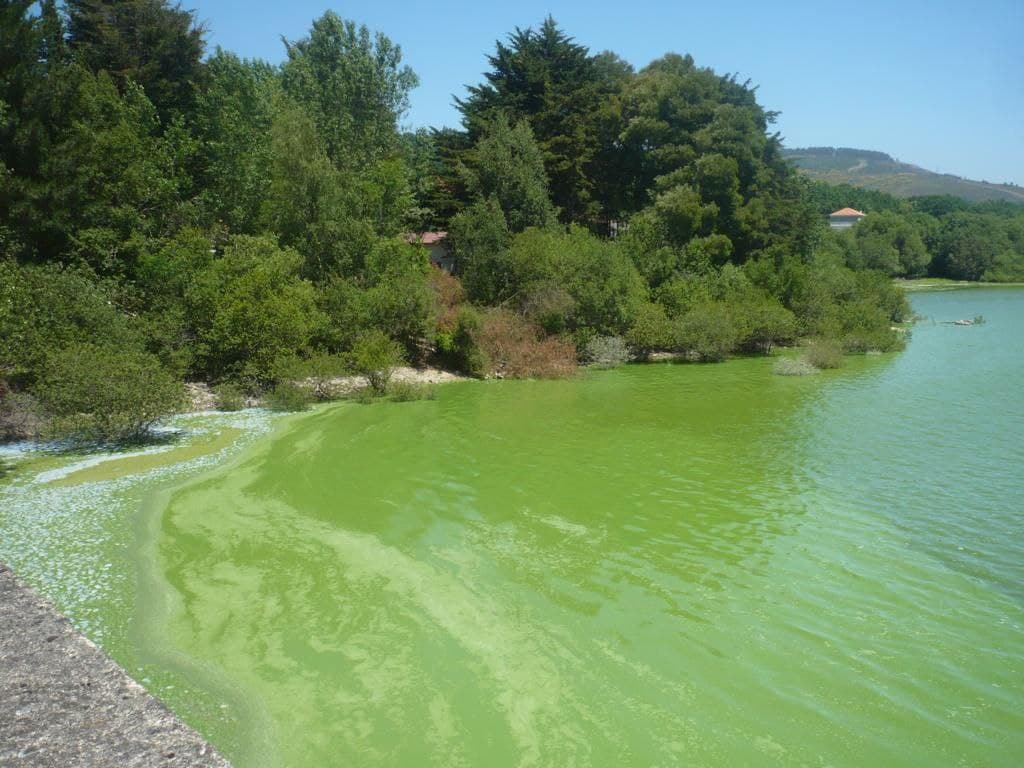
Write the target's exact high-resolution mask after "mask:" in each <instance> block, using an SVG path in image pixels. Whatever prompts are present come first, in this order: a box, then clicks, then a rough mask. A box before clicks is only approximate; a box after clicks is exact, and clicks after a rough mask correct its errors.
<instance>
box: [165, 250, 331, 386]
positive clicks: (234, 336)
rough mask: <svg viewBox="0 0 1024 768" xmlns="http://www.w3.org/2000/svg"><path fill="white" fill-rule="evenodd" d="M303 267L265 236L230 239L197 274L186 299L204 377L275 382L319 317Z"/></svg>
mask: <svg viewBox="0 0 1024 768" xmlns="http://www.w3.org/2000/svg"><path fill="white" fill-rule="evenodd" d="M302 263H303V261H302V256H300V255H299V254H298V253H297V252H296V251H293V250H291V249H288V248H285V249H281V248H279V247H278V245H277V242H276V241H275V240H274V238H272V237H269V236H264V237H248V236H243V235H237V236H235V237H233V238H232V239H231V241H230V242H229V243H228V245H227V246H226V247H225V249H224V254H223V255H222V256H221V257H220V258H219V259H217V260H216V261H213V262H212V263H211V264H210V266H208V267H207V268H206V269H204V270H202V271H201V272H199V273H198V274H197V275H196V277H195V279H194V281H193V282H192V284H191V285H190V287H189V289H188V291H187V292H186V295H185V300H186V306H187V307H188V313H189V317H190V321H191V322H192V324H193V325H194V327H195V330H196V334H197V336H198V344H197V350H198V354H197V358H198V362H199V363H200V364H201V365H202V366H203V368H204V371H205V373H208V374H211V375H213V376H216V377H221V376H231V377H243V378H245V379H248V380H251V381H253V382H257V383H266V382H271V381H275V380H277V379H278V377H279V376H278V372H279V369H280V366H281V364H282V360H284V359H286V358H288V357H294V356H295V355H296V354H297V353H300V352H302V351H304V350H305V349H306V348H307V347H308V345H309V342H310V339H311V338H312V336H313V334H314V333H315V332H316V331H317V330H318V329H319V328H320V327H321V326H322V325H323V324H324V323H325V321H326V318H325V316H324V315H323V313H322V312H321V311H320V310H319V309H318V308H317V306H316V303H315V297H316V292H315V290H314V288H313V286H312V285H311V284H310V283H308V282H306V281H305V280H303V279H302V278H301V277H300V276H299V272H300V270H301V267H302Z"/></svg>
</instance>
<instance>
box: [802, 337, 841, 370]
mask: <svg viewBox="0 0 1024 768" xmlns="http://www.w3.org/2000/svg"><path fill="white" fill-rule="evenodd" d="M804 359H806V360H807V362H809V363H810V364H811V365H813V366H814V367H815V368H818V369H825V368H841V367H842V365H843V349H842V347H841V346H840V345H839V344H837V343H836V342H835V341H832V340H830V339H815V340H813V341H812V342H811V343H810V344H808V345H807V349H806V350H804Z"/></svg>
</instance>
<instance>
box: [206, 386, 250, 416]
mask: <svg viewBox="0 0 1024 768" xmlns="http://www.w3.org/2000/svg"><path fill="white" fill-rule="evenodd" d="M213 396H214V400H215V401H216V403H217V410H218V411H240V410H242V409H243V408H245V402H246V397H245V392H244V391H243V390H242V388H241V387H240V386H238V385H237V384H235V383H234V382H231V381H225V382H224V383H222V384H218V385H217V386H216V387H214V388H213Z"/></svg>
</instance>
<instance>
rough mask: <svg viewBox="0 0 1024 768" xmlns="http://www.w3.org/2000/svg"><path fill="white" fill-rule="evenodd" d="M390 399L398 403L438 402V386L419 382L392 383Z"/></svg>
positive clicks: (389, 392) (389, 386) (389, 388)
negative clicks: (415, 401)
mask: <svg viewBox="0 0 1024 768" xmlns="http://www.w3.org/2000/svg"><path fill="white" fill-rule="evenodd" d="M388 397H390V398H391V399H392V400H393V401H394V402H396V403H407V402H410V401H413V400H436V399H437V386H436V385H434V384H429V383H424V382H418V381H392V382H390V383H389V384H388Z"/></svg>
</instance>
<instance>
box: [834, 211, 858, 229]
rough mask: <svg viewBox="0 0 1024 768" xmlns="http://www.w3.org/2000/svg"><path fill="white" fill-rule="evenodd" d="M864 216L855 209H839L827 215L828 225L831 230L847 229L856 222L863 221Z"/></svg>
mask: <svg viewBox="0 0 1024 768" xmlns="http://www.w3.org/2000/svg"><path fill="white" fill-rule="evenodd" d="M864 216H865V214H863V213H861V212H860V211H858V210H856V209H855V208H840V209H839V210H838V211H833V212H832V213H830V214H829V215H828V225H829V226H830V227H832V229H849V228H850V227H852V226H853V225H854V224H856V223H857V222H858V221H860V220H861V219H863V218H864Z"/></svg>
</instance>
